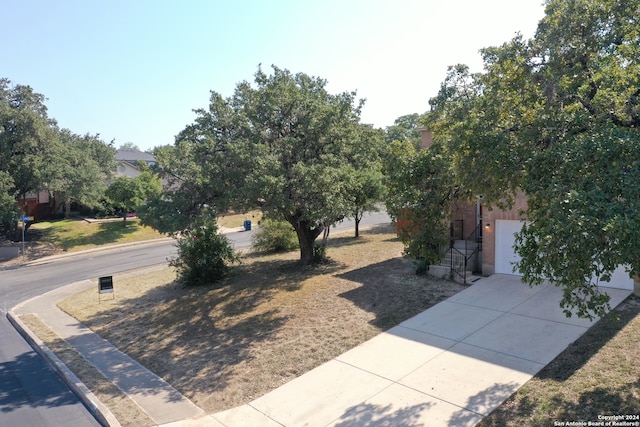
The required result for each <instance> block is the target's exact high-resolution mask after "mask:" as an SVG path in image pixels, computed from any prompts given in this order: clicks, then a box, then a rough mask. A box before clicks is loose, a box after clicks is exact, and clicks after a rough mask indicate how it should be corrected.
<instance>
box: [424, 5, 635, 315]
mask: <svg viewBox="0 0 640 427" xmlns="http://www.w3.org/2000/svg"><path fill="white" fill-rule="evenodd" d="M639 20H640V2H639V1H638V0H597V1H593V0H549V1H547V2H546V16H545V17H544V18H543V19H542V20H541V22H540V23H539V26H538V29H537V32H536V35H535V37H534V38H533V39H531V40H524V39H523V38H522V37H520V36H518V37H515V38H514V39H513V40H511V41H509V42H507V43H505V44H504V45H502V46H499V47H492V48H487V49H484V50H483V56H484V63H485V71H484V72H482V73H478V74H471V73H469V71H468V69H467V68H466V67H464V66H458V67H453V68H451V69H450V73H449V75H448V77H447V79H446V80H445V82H444V83H443V85H442V87H441V90H440V93H439V94H438V96H437V97H436V98H434V99H433V100H432V101H431V104H432V111H431V114H430V115H429V118H428V124H429V125H430V126H431V127H432V128H433V129H434V130H435V131H436V132H435V137H436V139H437V140H440V141H444V142H446V146H447V147H448V149H449V152H450V158H451V161H452V165H453V167H454V168H455V171H456V176H457V179H458V182H459V183H460V184H461V185H463V186H465V187H466V188H467V189H470V190H471V191H472V193H476V194H483V195H484V196H485V200H487V201H489V202H493V203H498V204H500V205H509V202H510V201H511V200H512V198H513V196H514V194H515V191H516V190H518V189H521V190H523V191H524V192H525V193H526V195H527V196H528V200H529V203H528V211H527V212H526V218H527V222H526V225H525V226H524V228H523V229H522V231H521V233H520V234H519V237H518V239H517V244H516V251H517V252H518V253H519V254H520V255H521V257H522V261H521V262H520V263H519V265H518V268H519V270H520V271H521V272H522V273H523V275H524V280H525V281H527V282H529V283H532V284H536V283H540V282H542V281H543V280H547V279H549V280H551V281H552V282H553V283H555V284H557V285H558V286H561V287H562V288H563V289H564V297H563V300H562V305H563V306H564V307H565V308H567V309H568V308H571V307H576V308H577V309H578V314H579V315H581V316H586V317H592V316H593V315H600V314H602V313H603V312H604V310H605V309H606V308H607V301H608V297H607V296H606V295H603V294H601V293H600V292H599V290H598V288H597V284H598V280H605V281H606V280H608V279H609V277H610V275H611V273H612V271H613V270H614V269H615V268H616V267H617V266H619V265H623V266H625V267H626V268H627V269H628V270H629V273H630V274H631V275H635V274H637V273H638V269H639V268H640V243H639V242H640V160H639V157H638V153H639V152H640V130H639V126H640V61H638V58H640V22H639Z"/></svg>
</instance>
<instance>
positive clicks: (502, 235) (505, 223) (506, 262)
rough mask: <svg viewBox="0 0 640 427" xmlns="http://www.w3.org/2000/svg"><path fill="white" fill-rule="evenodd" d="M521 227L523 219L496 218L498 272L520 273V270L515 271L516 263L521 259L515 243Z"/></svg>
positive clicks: (496, 267)
mask: <svg viewBox="0 0 640 427" xmlns="http://www.w3.org/2000/svg"><path fill="white" fill-rule="evenodd" d="M521 228H522V221H513V220H506V219H497V220H496V266H495V270H496V273H502V274H516V275H520V273H519V272H517V271H515V272H514V271H513V265H514V263H516V262H518V261H520V256H518V254H516V252H515V251H514V250H513V245H514V243H515V242H516V238H515V236H514V234H515V233H517V232H518V231H520V229H521Z"/></svg>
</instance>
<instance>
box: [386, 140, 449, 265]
mask: <svg viewBox="0 0 640 427" xmlns="http://www.w3.org/2000/svg"><path fill="white" fill-rule="evenodd" d="M385 176H386V179H387V186H388V190H387V198H386V207H387V212H389V215H390V216H391V217H392V218H396V220H397V221H398V222H399V224H400V238H401V240H402V241H403V243H404V245H405V254H406V255H407V256H410V257H412V258H415V259H419V260H423V261H424V262H425V263H426V264H434V263H437V262H439V261H440V257H441V256H442V254H441V251H440V249H441V247H442V246H443V245H445V244H446V243H448V231H449V230H448V216H449V214H450V212H451V206H452V203H453V202H454V201H455V200H456V199H457V198H459V192H460V189H459V188H457V187H456V186H455V185H454V182H455V181H454V176H453V170H452V168H451V163H450V161H449V158H448V157H447V156H446V151H444V150H442V146H440V145H438V144H434V145H433V146H432V147H431V148H429V150H416V149H415V146H414V145H413V144H412V143H411V142H410V141H404V142H399V141H396V142H393V143H391V144H390V145H389V147H388V153H387V155H386V161H385Z"/></svg>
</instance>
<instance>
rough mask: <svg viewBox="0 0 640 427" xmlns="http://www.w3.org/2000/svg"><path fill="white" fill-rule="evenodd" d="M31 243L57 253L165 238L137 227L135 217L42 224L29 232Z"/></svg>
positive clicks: (148, 228) (138, 223) (141, 226)
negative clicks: (47, 247)
mask: <svg viewBox="0 0 640 427" xmlns="http://www.w3.org/2000/svg"><path fill="white" fill-rule="evenodd" d="M29 235H30V236H29V237H30V240H32V241H33V240H36V241H37V242H38V243H39V244H43V245H47V244H48V245H52V246H54V247H55V248H56V249H57V251H64V252H73V251H80V250H84V249H91V248H95V247H98V246H102V245H112V244H118V243H130V242H135V241H140V240H151V239H159V238H163V237H166V236H165V235H163V234H160V233H158V232H157V231H155V230H154V229H152V228H150V227H145V226H143V225H141V224H140V220H139V219H137V218H128V219H127V221H126V223H124V222H123V221H122V219H119V220H115V221H114V220H107V221H100V222H88V221H85V220H81V219H61V220H56V221H42V222H37V223H35V224H33V225H32V226H31V227H30V229H29Z"/></svg>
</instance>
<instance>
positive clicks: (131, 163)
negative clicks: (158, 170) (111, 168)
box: [115, 148, 156, 178]
mask: <svg viewBox="0 0 640 427" xmlns="http://www.w3.org/2000/svg"><path fill="white" fill-rule="evenodd" d="M115 158H116V162H117V164H118V166H117V169H116V173H117V174H118V175H124V176H128V177H129V178H135V177H136V176H138V175H140V173H141V172H142V171H141V170H140V166H139V163H138V162H143V163H146V164H147V165H148V166H153V165H155V164H156V158H155V157H154V156H153V155H152V154H149V153H145V152H143V151H140V150H136V149H134V148H119V149H118V150H116V156H115Z"/></svg>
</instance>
